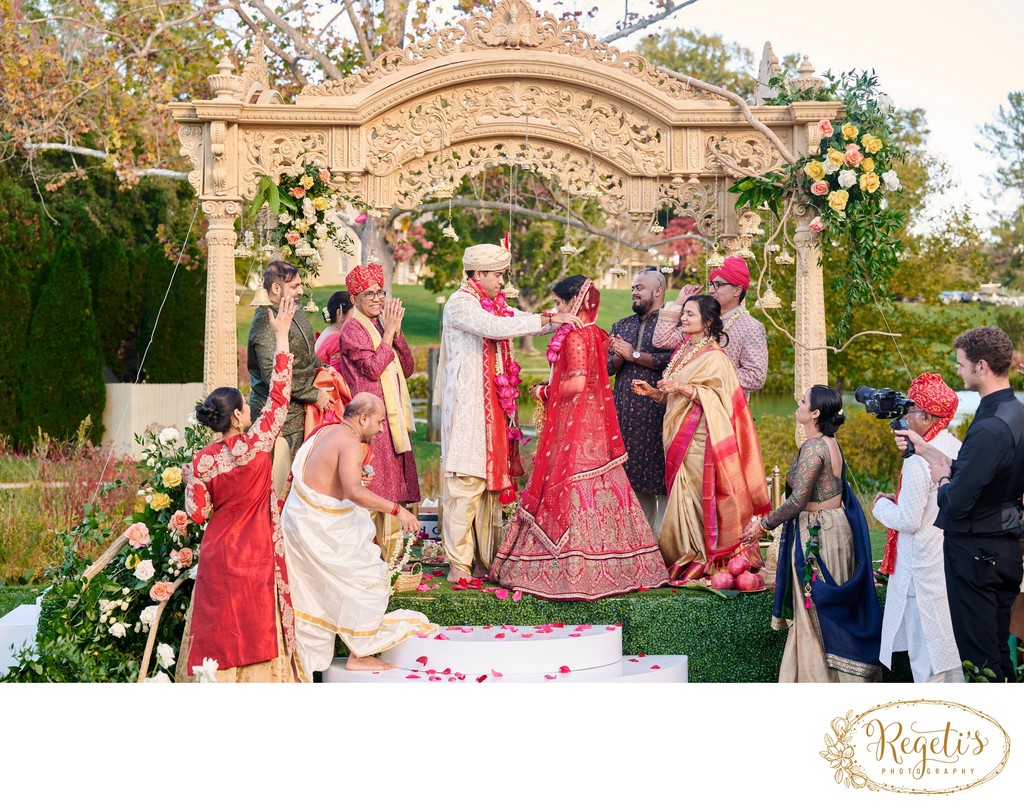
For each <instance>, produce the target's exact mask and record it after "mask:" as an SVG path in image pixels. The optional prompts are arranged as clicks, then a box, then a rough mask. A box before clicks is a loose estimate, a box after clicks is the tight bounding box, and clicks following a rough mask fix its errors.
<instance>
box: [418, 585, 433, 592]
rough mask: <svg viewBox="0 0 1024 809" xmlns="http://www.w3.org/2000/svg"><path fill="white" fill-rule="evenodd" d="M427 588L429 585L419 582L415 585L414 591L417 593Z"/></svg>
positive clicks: (425, 590)
mask: <svg viewBox="0 0 1024 809" xmlns="http://www.w3.org/2000/svg"><path fill="white" fill-rule="evenodd" d="M429 589H430V586H429V585H427V584H420V585H417V587H416V592H417V593H425V592H427V590H429Z"/></svg>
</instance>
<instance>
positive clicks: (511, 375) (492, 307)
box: [466, 278, 523, 441]
mask: <svg viewBox="0 0 1024 809" xmlns="http://www.w3.org/2000/svg"><path fill="white" fill-rule="evenodd" d="M466 283H467V287H466V289H467V290H468V291H469V292H471V293H472V294H474V295H475V296H476V297H477V299H478V300H479V301H480V306H481V308H482V309H483V310H484V311H485V312H489V313H490V314H492V315H494V316H495V317H515V312H514V311H513V310H512V307H510V306H509V305H508V304H507V303H506V302H505V293H504V292H499V293H498V294H497V295H495V296H494V297H493V298H491V297H488V295H487V293H486V292H484V290H483V287H481V286H480V284H479V282H478V281H477V280H476V279H475V278H467V279H466ZM494 342H495V344H496V345H497V347H498V350H497V351H496V352H495V357H494V383H495V385H497V387H498V404H500V405H501V409H502V411H503V412H504V413H505V416H506V417H507V419H508V437H509V440H510V441H522V440H523V431H522V430H521V429H519V385H520V384H521V383H522V379H521V378H520V376H519V372H520V371H521V370H522V368H521V367H520V365H519V363H518V362H516V359H515V355H514V354H513V353H512V341H511V340H495V341H494ZM484 373H485V374H486V373H487V369H484Z"/></svg>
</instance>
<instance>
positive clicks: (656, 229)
mask: <svg viewBox="0 0 1024 809" xmlns="http://www.w3.org/2000/svg"><path fill="white" fill-rule="evenodd" d="M649 230H650V231H651V233H653V234H654V235H655V236H657V235H658V234H659V233H663V232H664V230H665V228H664V227H663V226H662V224H661V222H659V221H658V212H657V211H655V212H654V213H652V214H651V227H650V228H649Z"/></svg>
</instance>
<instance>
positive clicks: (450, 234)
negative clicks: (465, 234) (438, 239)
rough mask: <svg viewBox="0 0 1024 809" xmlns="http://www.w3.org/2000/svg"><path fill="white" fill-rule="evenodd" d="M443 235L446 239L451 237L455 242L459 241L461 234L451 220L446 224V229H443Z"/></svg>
mask: <svg viewBox="0 0 1024 809" xmlns="http://www.w3.org/2000/svg"><path fill="white" fill-rule="evenodd" d="M441 235H442V236H444V237H445V238H446V239H451V240H452V241H453V242H457V241H458V240H459V234H458V233H456V232H455V228H453V227H452V223H451V221H450V220H449V222H448V224H447V225H445V226H444V230H442V231H441Z"/></svg>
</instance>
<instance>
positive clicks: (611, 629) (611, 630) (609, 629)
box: [605, 626, 615, 632]
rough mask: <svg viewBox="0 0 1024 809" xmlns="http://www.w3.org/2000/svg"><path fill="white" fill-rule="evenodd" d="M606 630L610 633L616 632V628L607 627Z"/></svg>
mask: <svg viewBox="0 0 1024 809" xmlns="http://www.w3.org/2000/svg"><path fill="white" fill-rule="evenodd" d="M605 629H607V630H608V631H609V632H614V631H615V627H614V626H606V627H605Z"/></svg>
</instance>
